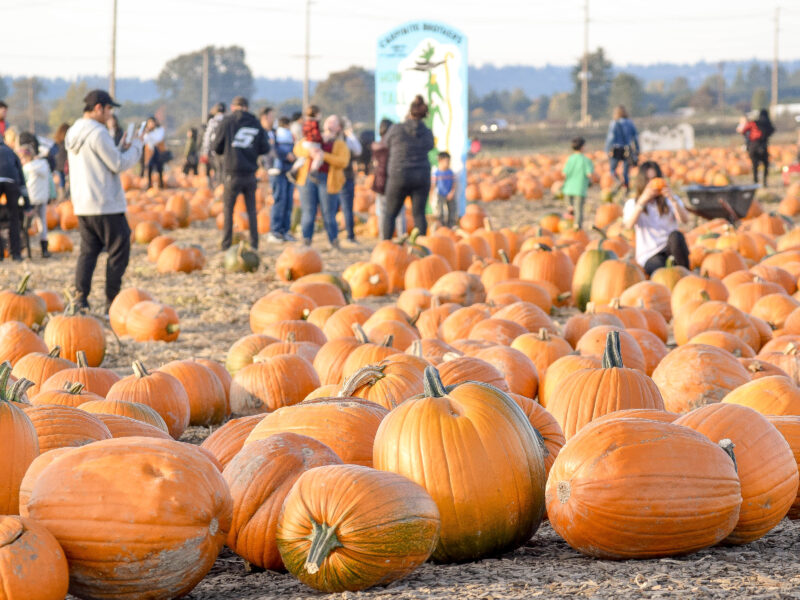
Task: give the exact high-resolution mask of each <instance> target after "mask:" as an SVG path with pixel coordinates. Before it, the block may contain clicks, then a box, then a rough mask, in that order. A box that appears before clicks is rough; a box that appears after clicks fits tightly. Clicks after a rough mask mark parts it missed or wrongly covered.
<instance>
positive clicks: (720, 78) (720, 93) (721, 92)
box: [717, 61, 725, 110]
mask: <svg viewBox="0 0 800 600" xmlns="http://www.w3.org/2000/svg"><path fill="white" fill-rule="evenodd" d="M717 68H718V69H719V74H718V75H717V104H718V105H719V108H720V110H721V109H723V108H725V75H724V70H725V62H724V61H719V63H718V64H717Z"/></svg>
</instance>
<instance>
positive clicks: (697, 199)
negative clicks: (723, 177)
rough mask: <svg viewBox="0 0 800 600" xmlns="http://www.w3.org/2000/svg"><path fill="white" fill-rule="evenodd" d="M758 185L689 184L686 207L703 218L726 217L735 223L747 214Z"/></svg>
mask: <svg viewBox="0 0 800 600" xmlns="http://www.w3.org/2000/svg"><path fill="white" fill-rule="evenodd" d="M758 189H759V186H758V185H755V184H750V185H723V186H714V185H690V186H688V187H686V188H685V189H684V192H686V195H687V196H688V198H689V202H688V204H687V205H686V208H687V209H688V210H689V211H690V212H692V213H694V214H696V215H697V216H699V217H702V218H704V219H726V220H727V221H729V222H731V223H736V221H738V220H739V219H742V218H744V217H745V215H747V211H748V210H750V205H751V204H752V203H753V198H754V197H755V195H756V190H758Z"/></svg>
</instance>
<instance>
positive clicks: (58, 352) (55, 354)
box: [47, 346, 61, 358]
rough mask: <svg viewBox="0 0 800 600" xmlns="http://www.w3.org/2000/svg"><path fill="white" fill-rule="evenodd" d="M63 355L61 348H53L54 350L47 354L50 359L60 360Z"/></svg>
mask: <svg viewBox="0 0 800 600" xmlns="http://www.w3.org/2000/svg"><path fill="white" fill-rule="evenodd" d="M60 355H61V346H53V349H52V350H50V352H48V353H47V356H49V357H50V358H58V357H59V356H60Z"/></svg>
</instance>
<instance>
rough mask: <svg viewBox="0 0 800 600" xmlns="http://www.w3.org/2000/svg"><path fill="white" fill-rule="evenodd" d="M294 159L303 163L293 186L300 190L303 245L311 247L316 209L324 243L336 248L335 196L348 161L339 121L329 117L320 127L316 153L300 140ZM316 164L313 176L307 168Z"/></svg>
mask: <svg viewBox="0 0 800 600" xmlns="http://www.w3.org/2000/svg"><path fill="white" fill-rule="evenodd" d="M294 155H295V156H297V157H298V158H301V157H302V158H304V159H306V160H305V161H304V162H303V166H302V167H300V170H299V171H298V172H297V185H298V186H300V204H301V207H302V213H303V216H302V220H301V223H300V227H301V229H302V231H303V243H305V245H306V246H310V245H311V239H312V237H313V235H314V221H315V220H316V217H317V207H319V210H320V211H321V212H322V221H323V223H324V224H325V232H326V233H327V234H328V241H329V242H330V244H331V247H333V248H339V226H338V225H337V224H336V211H337V209H338V207H339V192H340V191H341V189H342V186H343V185H344V169H345V167H346V166H347V163H348V162H349V161H350V150H348V149H347V143H346V142H345V141H344V139H342V125H341V123H340V122H339V117H337V116H336V115H331V116H329V117H328V118H327V119H325V122H324V123H323V126H322V143H321V144H320V148H319V149H314V148H312V147H309V145H308V144H306V143H305V141H304V140H303V139H300V140H298V141H297V142H295V144H294ZM315 159H316V160H318V161H319V162H321V166H320V168H319V170H318V171H317V172H316V173H312V172H311V165H312V163H313V162H314V161H315Z"/></svg>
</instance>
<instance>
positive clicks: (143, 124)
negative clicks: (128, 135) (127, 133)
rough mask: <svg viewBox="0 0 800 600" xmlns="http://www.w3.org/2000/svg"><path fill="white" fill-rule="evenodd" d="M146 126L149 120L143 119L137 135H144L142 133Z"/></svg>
mask: <svg viewBox="0 0 800 600" xmlns="http://www.w3.org/2000/svg"><path fill="white" fill-rule="evenodd" d="M146 126H147V121H142V122H141V123H140V124H139V131H138V132H137V133H136V135H137V136H138V137H142V134H143V133H144V128H145V127H146Z"/></svg>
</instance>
